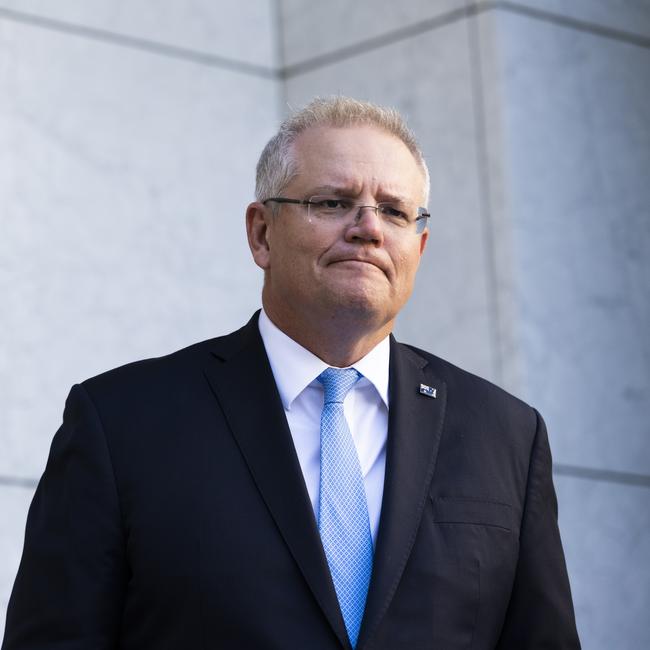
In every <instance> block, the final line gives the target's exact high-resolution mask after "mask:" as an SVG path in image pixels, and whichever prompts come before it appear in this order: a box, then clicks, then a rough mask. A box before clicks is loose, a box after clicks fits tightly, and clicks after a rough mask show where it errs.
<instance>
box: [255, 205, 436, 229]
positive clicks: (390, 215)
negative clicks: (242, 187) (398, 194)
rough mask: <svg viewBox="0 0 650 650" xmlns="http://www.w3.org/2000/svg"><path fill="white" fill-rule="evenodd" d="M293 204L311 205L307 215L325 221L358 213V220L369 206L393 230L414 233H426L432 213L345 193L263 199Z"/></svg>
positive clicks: (335, 220) (340, 218) (356, 215)
mask: <svg viewBox="0 0 650 650" xmlns="http://www.w3.org/2000/svg"><path fill="white" fill-rule="evenodd" d="M270 202H273V203H293V204H295V205H303V206H305V207H306V208H307V217H308V218H310V217H313V218H314V219H317V220H319V221H322V222H329V223H336V224H340V223H343V222H344V221H345V220H346V219H348V218H350V216H352V215H354V218H355V220H358V219H360V218H361V211H362V210H363V209H365V208H368V209H370V210H374V212H375V214H376V215H377V216H379V217H380V218H381V220H382V222H383V223H384V224H385V225H386V226H387V227H388V228H390V229H391V230H394V231H395V232H398V231H400V230H402V231H405V232H413V233H415V234H418V235H419V234H422V233H423V232H424V229H425V228H426V227H427V219H428V218H429V217H430V216H431V215H430V214H429V213H428V212H427V211H426V209H425V208H415V207H414V206H411V205H409V204H408V203H402V202H395V201H380V202H379V203H377V205H363V204H362V203H357V202H355V201H353V200H352V199H350V198H345V197H341V196H332V195H327V196H321V195H317V196H312V197H310V198H309V199H303V200H301V199H287V198H285V197H283V196H275V197H272V198H270V199H266V200H265V201H262V203H263V204H264V205H266V204H267V203H270Z"/></svg>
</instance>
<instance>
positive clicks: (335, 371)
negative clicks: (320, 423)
mask: <svg viewBox="0 0 650 650" xmlns="http://www.w3.org/2000/svg"><path fill="white" fill-rule="evenodd" d="M317 379H318V381H319V382H320V383H321V384H323V390H324V391H325V404H331V403H332V402H343V400H344V399H345V396H346V395H347V394H348V392H349V390H350V388H352V386H354V385H355V384H356V383H357V382H358V381H359V379H361V373H359V372H357V371H356V370H355V369H354V368H327V369H326V370H323V372H321V374H320V375H318V377H317Z"/></svg>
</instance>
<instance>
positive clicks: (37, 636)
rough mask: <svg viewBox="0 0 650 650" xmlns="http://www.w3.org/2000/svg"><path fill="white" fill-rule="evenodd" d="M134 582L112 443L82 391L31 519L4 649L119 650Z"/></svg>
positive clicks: (59, 436)
mask: <svg viewBox="0 0 650 650" xmlns="http://www.w3.org/2000/svg"><path fill="white" fill-rule="evenodd" d="M127 580H128V569H127V564H126V559H125V550H124V534H123V530H122V524H121V517H120V505H119V500H118V494H117V489H116V483H115V479H114V475H113V468H112V465H111V460H110V454H109V450H108V447H107V442H106V439H105V437H104V432H103V429H102V425H101V422H100V419H99V415H98V413H97V411H96V410H95V407H94V405H93V403H92V402H91V399H90V397H89V396H88V394H87V392H86V390H85V388H83V386H74V387H73V389H72V390H71V392H70V395H69V397H68V400H67V402H66V407H65V412H64V417H63V424H62V425H61V428H60V429H59V430H58V432H57V433H56V435H55V437H54V440H53V442H52V447H51V450H50V455H49V458H48V462H47V466H46V469H45V472H44V474H43V476H42V478H41V480H40V482H39V484H38V487H37V489H36V493H35V495H34V499H33V501H32V504H31V506H30V509H29V514H28V516H27V528H26V533H25V545H24V550H23V556H22V560H21V563H20V568H19V570H18V575H17V577H16V581H15V583H14V588H13V592H12V594H11V598H10V600H9V605H8V609H7V623H6V629H5V637H4V642H3V645H2V649H3V650H26V649H27V648H30V649H32V648H42V649H43V650H46V649H47V648H57V649H58V648H68V649H70V650H74V649H76V648H79V649H81V648H84V649H87V648H96V649H98V650H99V649H104V648H115V647H116V645H117V638H118V634H119V625H120V619H121V615H122V608H123V600H124V593H125V589H126V583H127Z"/></svg>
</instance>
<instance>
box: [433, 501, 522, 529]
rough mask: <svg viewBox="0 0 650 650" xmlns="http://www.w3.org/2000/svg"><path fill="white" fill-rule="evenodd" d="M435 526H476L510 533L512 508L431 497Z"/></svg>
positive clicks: (507, 505) (487, 502) (489, 503)
mask: <svg viewBox="0 0 650 650" xmlns="http://www.w3.org/2000/svg"><path fill="white" fill-rule="evenodd" d="M431 500H432V501H433V508H434V521H435V523H437V524H478V525H481V526H494V527H496V528H503V529H504V530H506V531H512V530H513V528H514V521H513V512H512V507H511V506H510V505H509V504H507V503H501V502H499V501H490V500H486V499H478V498H472V497H448V496H438V497H431Z"/></svg>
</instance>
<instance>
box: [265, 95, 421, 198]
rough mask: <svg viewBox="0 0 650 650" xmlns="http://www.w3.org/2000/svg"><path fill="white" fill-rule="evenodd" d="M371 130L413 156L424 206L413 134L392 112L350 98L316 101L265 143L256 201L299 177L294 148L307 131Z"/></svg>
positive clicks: (417, 153)
mask: <svg viewBox="0 0 650 650" xmlns="http://www.w3.org/2000/svg"><path fill="white" fill-rule="evenodd" d="M356 125H367V126H374V127H377V128H379V129H382V130H384V131H386V132H387V133H390V134H391V135H394V136H396V137H397V138H399V139H400V140H401V141H402V142H403V143H404V144H405V145H406V147H407V148H408V150H409V151H410V152H411V153H412V154H413V157H414V158H415V161H416V163H417V164H418V166H419V167H420V169H421V170H422V174H423V176H424V199H425V206H426V203H427V201H428V199H429V185H430V180H429V169H428V168H427V163H426V161H425V160H424V156H423V154H422V151H421V149H420V147H419V145H418V143H417V141H416V139H415V135H414V134H413V132H412V131H411V130H410V129H409V128H408V126H406V122H405V121H404V118H403V117H402V116H401V115H400V114H399V112H398V111H397V110H395V109H394V108H388V107H385V106H378V105H377V104H371V103H370V102H362V101H359V100H356V99H351V98H350V97H341V96H334V97H316V98H315V99H313V100H312V101H311V102H310V103H309V104H307V106H305V107H304V108H303V109H302V110H300V111H298V112H296V113H294V114H293V115H291V116H289V117H288V118H287V119H286V120H285V121H284V122H282V124H281V125H280V129H279V130H278V132H277V133H276V134H275V135H274V136H273V137H272V138H271V139H270V140H269V141H268V143H267V144H266V146H265V147H264V150H263V151H262V154H261V156H260V159H259V161H258V163H257V174H256V182H255V198H256V199H257V200H258V201H264V200H266V199H268V198H270V197H272V196H280V195H281V194H282V192H283V191H284V188H285V187H286V186H287V185H288V184H289V182H290V181H291V180H292V179H293V178H294V177H295V176H296V174H297V173H298V166H297V163H296V159H295V154H294V148H293V145H294V143H295V141H296V138H297V137H298V136H299V135H300V134H301V133H302V132H303V131H306V130H307V129H309V128H313V127H317V126H331V127H335V128H342V127H349V126H356Z"/></svg>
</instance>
